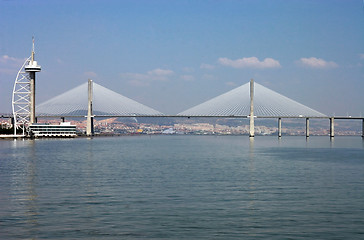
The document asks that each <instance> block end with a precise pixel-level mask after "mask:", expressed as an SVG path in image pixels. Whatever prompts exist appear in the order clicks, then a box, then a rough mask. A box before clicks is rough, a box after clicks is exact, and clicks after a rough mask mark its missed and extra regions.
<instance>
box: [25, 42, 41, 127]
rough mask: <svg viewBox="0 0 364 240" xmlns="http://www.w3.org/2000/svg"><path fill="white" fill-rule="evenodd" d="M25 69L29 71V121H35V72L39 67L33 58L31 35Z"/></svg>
mask: <svg viewBox="0 0 364 240" xmlns="http://www.w3.org/2000/svg"><path fill="white" fill-rule="evenodd" d="M24 69H25V71H26V72H27V73H29V82H30V119H29V121H30V122H29V123H30V124H32V123H35V73H36V72H40V70H41V68H40V66H39V65H38V63H37V61H35V60H34V37H33V47H32V54H31V56H30V61H29V63H28V65H26V66H25V67H24Z"/></svg>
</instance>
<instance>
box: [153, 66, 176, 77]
mask: <svg viewBox="0 0 364 240" xmlns="http://www.w3.org/2000/svg"><path fill="white" fill-rule="evenodd" d="M173 73H174V72H173V71H172V70H168V69H167V70H166V69H160V68H157V69H154V70H152V71H149V72H148V75H150V76H168V75H172V74H173Z"/></svg>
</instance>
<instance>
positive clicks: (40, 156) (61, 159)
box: [0, 136, 364, 239]
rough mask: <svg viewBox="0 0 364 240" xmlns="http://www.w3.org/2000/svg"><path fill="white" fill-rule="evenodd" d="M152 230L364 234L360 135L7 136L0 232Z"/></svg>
mask: <svg viewBox="0 0 364 240" xmlns="http://www.w3.org/2000/svg"><path fill="white" fill-rule="evenodd" d="M153 238H154V239H161V238H166V239H262V238H264V239H287V238H292V239H360V238H364V141H363V140H362V139H361V138H360V137H335V139H334V140H332V141H330V139H329V137H310V139H309V140H308V141H306V139H305V138H304V137H283V138H282V139H280V140H279V139H277V138H276V137H256V138H255V139H254V140H250V139H249V138H248V137H246V136H234V137H233V136H221V137H220V136H219V137H215V136H151V137H150V136H140V137H111V138H101V137H100V138H93V139H87V138H76V139H39V140H26V141H0V239H153Z"/></svg>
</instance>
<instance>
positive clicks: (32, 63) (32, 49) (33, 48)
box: [32, 36, 34, 64]
mask: <svg viewBox="0 0 364 240" xmlns="http://www.w3.org/2000/svg"><path fill="white" fill-rule="evenodd" d="M32 42H33V46H32V64H33V61H34V36H33V37H32Z"/></svg>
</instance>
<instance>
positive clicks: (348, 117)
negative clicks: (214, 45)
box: [0, 114, 364, 138]
mask: <svg viewBox="0 0 364 240" xmlns="http://www.w3.org/2000/svg"><path fill="white" fill-rule="evenodd" d="M12 117H13V116H12V114H2V115H0V118H12ZM83 117H87V116H84V115H74V116H60V115H57V116H56V115H55V116H37V118H61V119H62V121H64V120H65V118H83ZM92 117H93V118H112V117H124V118H129V117H130V118H134V117H147V118H250V116H246V115H214V116H212V115H211V116H206V115H201V116H197V115H193V116H192V115H93V116H92ZM255 118H261V119H272V118H273V119H278V137H282V119H306V137H309V136H310V122H309V119H329V120H330V137H334V136H335V133H334V132H335V131H334V121H335V120H336V119H337V120H362V137H363V138H364V117H351V116H335V117H330V116H326V117H306V116H255Z"/></svg>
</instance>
